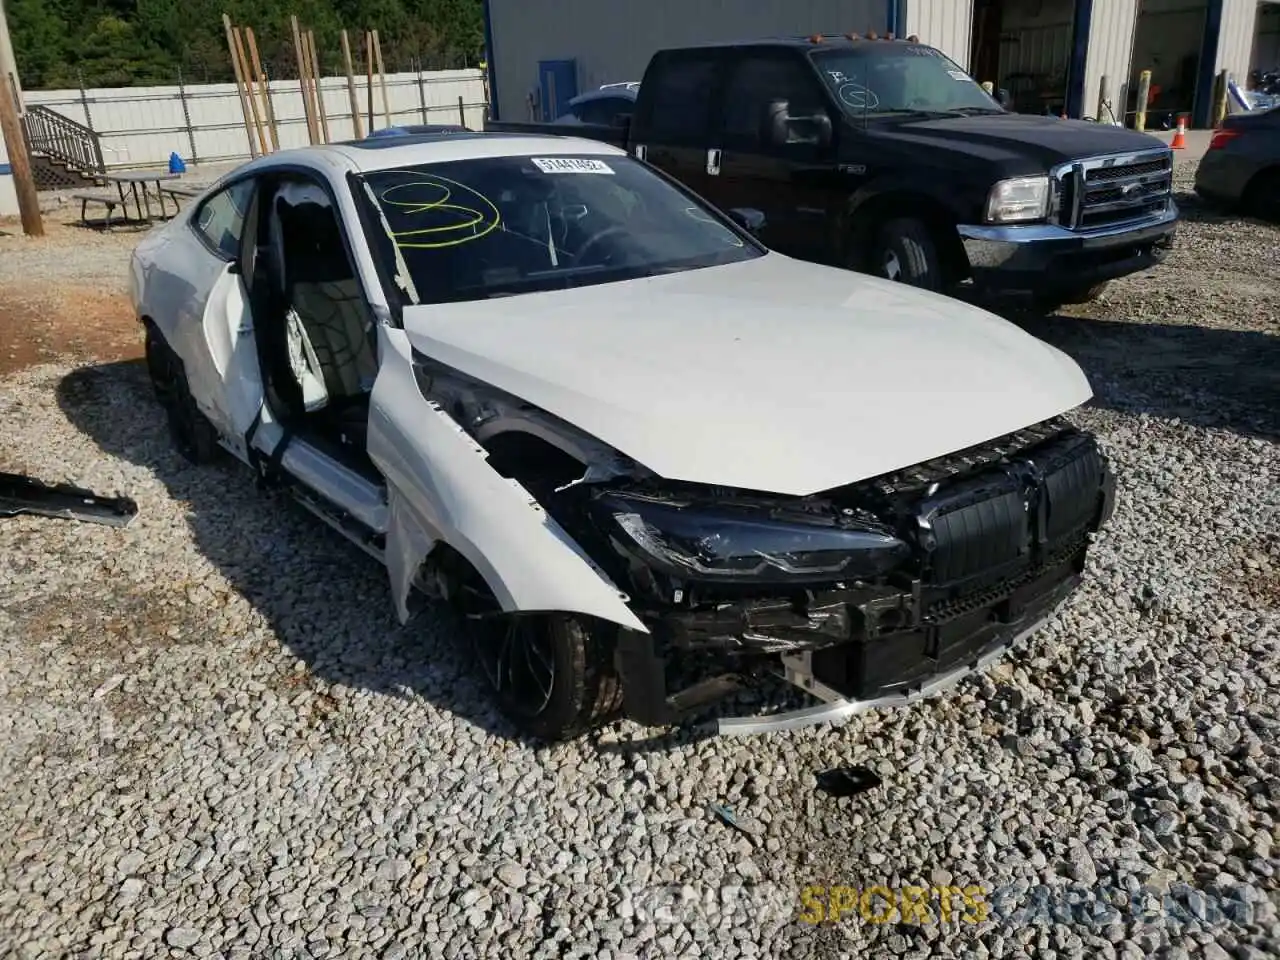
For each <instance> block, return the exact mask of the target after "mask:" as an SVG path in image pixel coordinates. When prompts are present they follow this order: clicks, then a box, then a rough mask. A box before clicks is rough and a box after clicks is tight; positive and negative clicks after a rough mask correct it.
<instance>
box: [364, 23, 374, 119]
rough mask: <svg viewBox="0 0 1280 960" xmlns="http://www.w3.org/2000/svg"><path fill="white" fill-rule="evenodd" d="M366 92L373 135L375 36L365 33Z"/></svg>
mask: <svg viewBox="0 0 1280 960" xmlns="http://www.w3.org/2000/svg"><path fill="white" fill-rule="evenodd" d="M364 70H365V91H366V92H367V93H368V95H369V96H368V99H369V132H370V133H373V34H372V33H370V32H369V31H368V30H366V31H365V32H364Z"/></svg>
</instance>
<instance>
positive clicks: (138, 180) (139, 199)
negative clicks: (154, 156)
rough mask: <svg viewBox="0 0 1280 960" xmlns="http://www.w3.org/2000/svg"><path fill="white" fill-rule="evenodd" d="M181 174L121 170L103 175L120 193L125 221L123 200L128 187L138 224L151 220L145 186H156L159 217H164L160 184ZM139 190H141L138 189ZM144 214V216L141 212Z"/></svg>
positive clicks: (124, 203) (148, 198)
mask: <svg viewBox="0 0 1280 960" xmlns="http://www.w3.org/2000/svg"><path fill="white" fill-rule="evenodd" d="M179 176H181V174H177V173H169V172H168V171H167V170H122V171H121V172H119V173H107V174H104V175H103V179H105V180H106V181H107V182H108V183H114V184H115V185H116V189H117V190H119V191H120V206H121V207H122V208H123V209H124V214H125V219H126V220H127V219H128V218H129V206H128V202H127V200H126V199H125V188H126V187H128V190H129V193H130V195H131V196H132V197H133V206H134V209H136V210H137V211H138V220H139V221H140V222H149V221H150V220H151V198H150V195H149V194H148V193H147V185H148V184H152V183H154V184H155V185H156V199H157V200H159V202H160V215H161V216H163V215H164V198H163V196H162V195H161V193H160V184H161V183H162V182H164V181H165V180H177V179H178V177H179ZM140 188H141V189H140ZM144 209H145V211H146V213H145V215H144V213H143V210H144Z"/></svg>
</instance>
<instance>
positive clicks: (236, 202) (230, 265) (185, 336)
mask: <svg viewBox="0 0 1280 960" xmlns="http://www.w3.org/2000/svg"><path fill="white" fill-rule="evenodd" d="M256 192H257V184H256V181H255V180H254V179H253V178H244V179H239V180H236V181H234V182H232V183H230V184H228V185H227V186H226V187H224V188H222V189H221V190H219V191H218V192H216V193H214V194H211V195H210V196H208V197H206V198H204V199H203V200H201V201H200V202H199V204H198V206H196V208H195V209H194V210H193V211H192V214H191V216H190V218H189V219H186V220H185V221H184V222H179V223H175V224H174V225H173V227H174V229H173V231H172V232H168V231H166V233H167V234H168V235H167V236H166V237H165V238H164V245H163V247H162V248H161V249H160V250H158V251H157V254H156V256H155V258H154V262H153V263H152V265H151V267H150V268H149V272H150V275H149V276H146V277H145V282H146V283H147V286H148V291H149V300H150V301H151V309H152V311H153V313H154V314H155V316H154V317H153V319H154V321H155V322H156V324H157V325H158V326H159V327H160V329H161V331H162V332H163V334H164V336H165V339H166V341H167V342H168V343H169V345H170V347H172V348H173V349H174V350H175V351H176V352H177V353H178V355H179V357H181V359H182V362H183V367H184V371H185V373H186V377H187V382H188V384H189V386H190V388H191V392H192V395H193V396H194V398H195V400H196V403H197V405H198V406H199V407H200V409H201V410H202V411H203V412H204V414H205V415H206V416H207V417H208V418H209V420H210V421H211V422H212V423H213V425H214V426H215V428H217V430H218V432H219V433H220V434H222V435H223V436H224V437H226V438H228V442H229V444H230V445H231V446H232V447H234V448H235V449H236V450H237V452H238V453H240V454H241V455H243V453H244V451H243V444H242V443H241V442H240V438H243V437H244V435H245V433H246V432H247V431H248V429H249V427H250V425H251V424H252V423H253V421H254V419H255V418H256V417H257V415H258V410H259V409H260V408H261V406H262V377H261V373H260V371H259V368H258V356H257V350H256V348H255V344H254V340H253V316H252V311H251V310H250V307H249V298H248V293H247V290H246V288H245V272H244V263H243V258H242V247H244V246H246V245H247V246H248V247H250V248H252V230H247V229H246V224H251V223H252V222H253V212H252V211H253V209H254V206H255V196H256ZM246 241H247V244H246Z"/></svg>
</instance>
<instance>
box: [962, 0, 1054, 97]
mask: <svg viewBox="0 0 1280 960" xmlns="http://www.w3.org/2000/svg"><path fill="white" fill-rule="evenodd" d="M1075 7H1076V5H1075V3H1074V0H977V2H976V3H975V4H974V20H973V46H972V50H971V53H970V60H969V62H970V64H971V65H972V70H971V73H972V74H973V77H974V79H976V80H979V81H983V80H991V81H993V82H994V83H995V85H996V86H997V87H1000V88H1003V89H1005V90H1008V91H1009V95H1010V97H1012V99H1013V104H1012V106H1013V109H1014V110H1016V111H1017V112H1019V113H1040V114H1045V113H1047V114H1051V115H1053V116H1058V115H1060V114H1061V113H1063V112H1064V110H1065V108H1066V104H1067V100H1068V96H1069V94H1068V89H1067V81H1068V77H1069V74H1070V72H1071V61H1072V46H1073V45H1072V28H1073V22H1074V15H1075Z"/></svg>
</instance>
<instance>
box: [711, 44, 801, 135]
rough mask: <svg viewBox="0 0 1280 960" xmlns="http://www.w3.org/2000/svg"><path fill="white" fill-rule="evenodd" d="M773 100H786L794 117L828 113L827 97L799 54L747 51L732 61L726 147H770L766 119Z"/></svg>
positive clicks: (727, 90) (726, 101) (726, 97)
mask: <svg viewBox="0 0 1280 960" xmlns="http://www.w3.org/2000/svg"><path fill="white" fill-rule="evenodd" d="M772 100H786V101H787V102H788V108H787V109H788V112H789V113H790V114H791V115H792V116H793V117H800V116H813V115H815V114H818V113H823V112H826V98H825V97H824V95H823V92H822V87H821V86H820V85H819V83H818V79H817V78H816V77H815V76H814V75H813V72H812V71H811V70H809V69H808V68H807V67H806V65H805V64H804V63H803V62H802V61H801V60H800V59H799V58H798V57H789V56H785V55H780V54H776V53H774V54H770V53H761V54H746V55H744V56H742V57H741V58H739V59H738V60H737V61H736V62H735V63H734V64H733V66H732V68H731V69H730V72H729V79H728V82H727V84H726V85H725V93H724V111H723V126H722V132H723V134H724V140H725V146H726V147H728V146H733V147H737V148H738V149H744V150H766V149H771V148H769V147H768V140H767V139H766V137H765V122H766V113H767V108H768V105H769V102H770V101H772Z"/></svg>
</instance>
